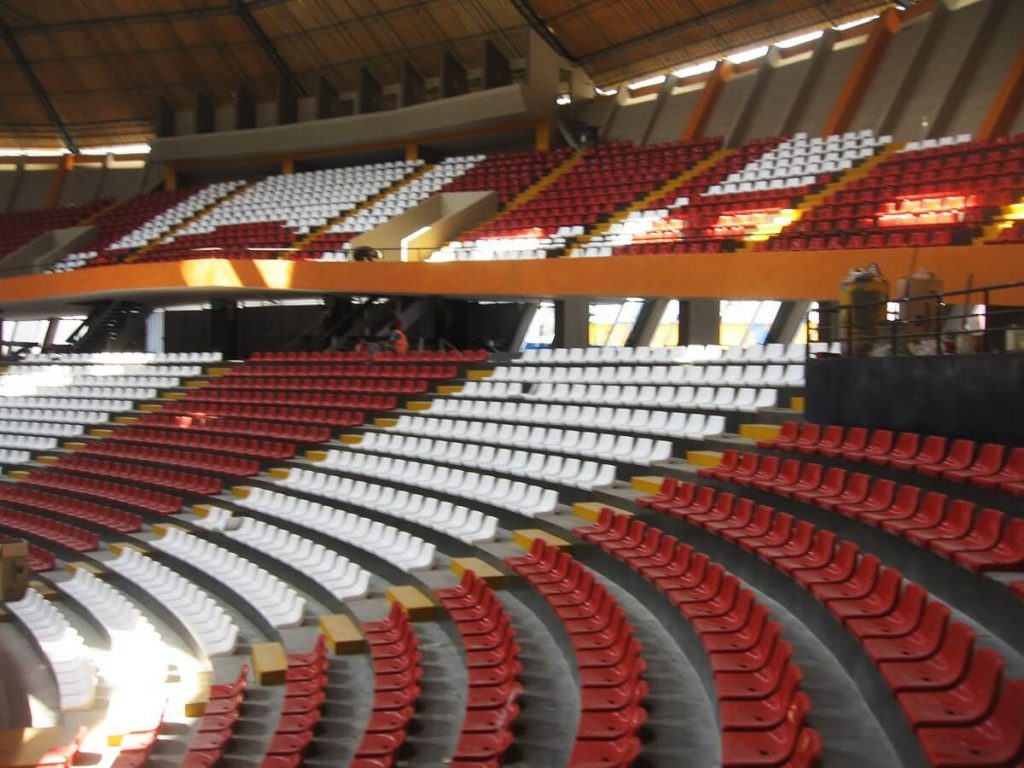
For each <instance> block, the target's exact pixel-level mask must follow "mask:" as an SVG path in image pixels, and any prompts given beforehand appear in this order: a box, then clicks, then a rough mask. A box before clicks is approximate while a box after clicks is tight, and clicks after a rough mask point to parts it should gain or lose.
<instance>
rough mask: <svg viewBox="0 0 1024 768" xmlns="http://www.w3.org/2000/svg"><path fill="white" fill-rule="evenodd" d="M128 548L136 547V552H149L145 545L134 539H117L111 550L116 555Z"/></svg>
mask: <svg viewBox="0 0 1024 768" xmlns="http://www.w3.org/2000/svg"><path fill="white" fill-rule="evenodd" d="M126 549H134V550H135V551H136V552H141V553H142V554H146V552H148V550H147V549H146V548H145V547H144V546H142V545H141V544H139V543H138V542H134V541H115V542H114V543H113V544H111V545H110V551H111V552H113V553H114V554H115V555H120V554H121V552H122V551H123V550H126Z"/></svg>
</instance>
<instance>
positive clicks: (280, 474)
mask: <svg viewBox="0 0 1024 768" xmlns="http://www.w3.org/2000/svg"><path fill="white" fill-rule="evenodd" d="M291 473H292V471H291V470H290V469H289V468H288V467H271V468H270V469H268V470H267V474H268V475H270V476H271V477H273V478H276V479H277V480H287V479H288V476H289V475H290V474H291Z"/></svg>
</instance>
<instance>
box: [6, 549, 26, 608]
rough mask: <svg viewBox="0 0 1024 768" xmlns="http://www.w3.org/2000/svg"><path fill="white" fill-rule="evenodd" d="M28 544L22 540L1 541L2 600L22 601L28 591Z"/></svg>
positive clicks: (9, 601)
mask: <svg viewBox="0 0 1024 768" xmlns="http://www.w3.org/2000/svg"><path fill="white" fill-rule="evenodd" d="M30 573H31V572H30V571H29V567H28V544H27V543H26V542H24V541H22V540H21V539H8V538H3V539H0V600H3V601H4V602H5V603H12V602H14V601H16V600H21V598H23V597H24V596H25V590H26V589H28V579H29V575H30Z"/></svg>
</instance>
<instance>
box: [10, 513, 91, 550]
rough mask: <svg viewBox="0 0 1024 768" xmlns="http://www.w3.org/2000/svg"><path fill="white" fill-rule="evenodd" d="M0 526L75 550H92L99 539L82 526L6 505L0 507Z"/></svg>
mask: <svg viewBox="0 0 1024 768" xmlns="http://www.w3.org/2000/svg"><path fill="white" fill-rule="evenodd" d="M0 526H3V527H4V528H9V529H11V530H13V531H19V532H21V533H25V534H29V535H31V536H38V537H39V538H41V539H45V540H46V541H48V542H50V543H52V544H56V545H57V546H61V547H64V548H65V549H70V550H73V551H75V552H92V551H93V550H95V549H96V548H97V547H98V546H99V541H100V538H99V536H97V535H96V534H95V533H92V532H91V531H86V530H84V529H83V528H79V527H77V526H74V525H68V524H67V523H59V522H57V521H56V520H50V519H49V518H47V517H40V516H39V515H30V514H28V513H27V512H21V511H19V510H16V509H8V508H6V507H0Z"/></svg>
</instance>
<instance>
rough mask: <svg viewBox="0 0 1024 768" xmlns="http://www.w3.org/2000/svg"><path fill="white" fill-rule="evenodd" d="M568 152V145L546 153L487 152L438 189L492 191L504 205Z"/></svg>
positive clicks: (565, 157)
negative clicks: (480, 159)
mask: <svg viewBox="0 0 1024 768" xmlns="http://www.w3.org/2000/svg"><path fill="white" fill-rule="evenodd" d="M571 154H572V150H571V149H570V148H568V147H563V148H559V149H554V150H549V151H546V152H536V151H527V152H508V153H501V154H496V155H490V156H488V157H487V158H485V159H484V160H482V161H481V162H479V163H477V164H476V165H474V166H473V167H472V168H470V169H469V170H468V171H467V172H466V173H464V174H462V175H461V176H459V177H457V178H455V179H452V181H450V182H448V184H446V185H445V186H444V187H443V188H442V189H441V192H488V191H492V190H493V191H495V192H497V193H498V200H499V202H500V204H501V205H502V206H504V205H505V204H506V203H507V202H509V201H510V200H511V199H512V198H514V197H516V196H517V195H518V194H519V193H520V192H522V191H523V190H524V189H526V187H528V186H530V185H531V184H533V183H534V182H536V181H538V180H539V179H540V178H541V177H543V176H546V175H547V174H548V173H549V172H550V171H552V170H553V169H554V168H555V167H556V166H557V165H559V164H561V163H562V162H564V161H565V160H566V159H567V158H568V157H569V156H570V155H571Z"/></svg>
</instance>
